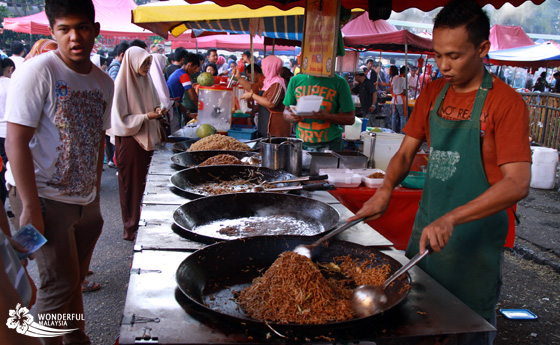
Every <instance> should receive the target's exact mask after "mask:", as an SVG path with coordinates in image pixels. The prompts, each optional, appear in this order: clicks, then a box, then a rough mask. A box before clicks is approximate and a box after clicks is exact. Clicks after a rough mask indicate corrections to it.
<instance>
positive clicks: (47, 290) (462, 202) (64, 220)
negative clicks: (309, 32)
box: [0, 0, 560, 344]
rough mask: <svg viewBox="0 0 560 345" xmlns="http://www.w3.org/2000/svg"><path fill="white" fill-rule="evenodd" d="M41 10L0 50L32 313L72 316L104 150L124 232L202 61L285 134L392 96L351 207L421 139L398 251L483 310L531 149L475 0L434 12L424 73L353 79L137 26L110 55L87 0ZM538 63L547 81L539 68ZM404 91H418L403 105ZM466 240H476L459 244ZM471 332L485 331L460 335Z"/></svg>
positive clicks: (22, 282)
mask: <svg viewBox="0 0 560 345" xmlns="http://www.w3.org/2000/svg"><path fill="white" fill-rule="evenodd" d="M45 9H46V14H47V17H48V20H49V25H50V30H51V33H52V36H53V38H55V40H41V41H39V42H37V43H36V44H35V45H34V46H33V48H32V49H30V51H29V53H27V52H26V50H25V47H23V45H21V43H19V42H14V44H13V46H12V47H11V52H12V55H11V56H10V57H7V56H2V61H1V67H2V74H1V75H0V115H1V118H2V119H3V120H2V121H0V156H1V158H2V160H3V162H4V163H8V164H7V170H6V171H5V181H2V186H6V189H5V190H3V188H0V198H1V200H0V202H2V205H0V206H3V203H4V201H5V200H6V195H7V197H9V201H10V206H11V209H12V211H13V214H14V217H13V218H12V222H13V224H14V227H15V228H19V226H20V225H25V224H31V225H33V226H34V227H35V228H36V229H37V230H38V231H39V232H40V233H42V234H43V235H44V236H45V237H46V238H47V239H48V242H47V243H46V244H45V245H44V246H43V247H42V248H41V250H39V251H38V252H37V253H35V254H34V258H35V260H36V261H37V266H38V271H39V277H40V278H39V279H40V282H39V289H38V292H37V294H36V302H35V305H36V312H37V313H47V314H57V313H60V314H70V313H72V314H76V315H83V302H82V292H83V291H93V290H96V289H98V288H99V287H100V286H99V284H95V283H91V282H88V281H87V280H86V276H87V275H88V273H90V272H91V271H90V270H89V263H90V260H91V256H92V254H93V249H94V247H95V244H96V242H97V239H98V237H99V235H100V234H101V231H102V227H103V217H102V215H101V212H100V207H99V198H100V196H99V192H100V181H101V174H102V172H103V162H104V161H106V162H107V164H108V165H109V166H112V167H114V168H116V169H118V181H119V196H120V206H121V214H122V222H123V239H124V240H129V241H132V240H134V239H135V236H136V232H137V230H138V223H139V219H140V209H141V199H142V195H143V193H144V189H145V183H146V176H147V173H148V167H149V165H150V162H151V159H152V155H153V153H154V150H155V149H156V148H157V147H158V145H160V144H161V143H162V142H163V141H165V140H166V138H167V136H168V135H169V134H170V133H171V132H173V131H174V130H175V129H178V128H180V127H181V126H184V125H185V124H186V122H188V121H190V120H191V119H193V118H195V117H196V113H197V109H198V94H197V83H196V80H197V75H199V74H200V73H201V72H207V73H211V74H212V75H213V76H215V77H218V76H228V77H231V78H234V79H235V80H237V82H238V83H239V86H240V87H241V88H243V90H244V93H243V94H242V96H241V99H242V100H245V101H247V103H248V104H249V106H250V108H251V109H252V111H251V115H252V121H253V123H254V124H255V125H256V127H257V131H258V134H259V135H260V136H263V137H266V136H269V135H271V136H277V137H287V136H295V137H297V138H299V139H301V140H302V141H303V148H304V149H305V150H308V151H325V150H343V149H344V147H345V145H344V140H343V136H342V132H343V126H345V125H352V124H353V123H354V122H355V118H356V109H355V107H354V102H353V101H352V92H354V93H355V94H356V95H358V97H359V98H360V101H361V102H360V103H361V111H362V116H364V117H368V118H369V119H372V118H373V117H374V116H376V115H377V114H379V112H380V109H379V108H380V104H381V103H382V102H383V101H385V100H386V98H387V95H390V96H391V101H392V103H391V106H389V105H388V104H387V103H385V104H384V105H383V108H384V109H388V110H389V113H390V119H391V121H390V126H391V128H392V129H393V130H394V131H395V132H404V133H405V138H404V141H403V144H402V146H401V148H400V149H399V151H398V152H397V154H396V155H395V157H394V158H393V159H392V160H391V163H390V164H389V167H388V170H387V173H386V178H385V179H384V182H383V184H382V186H381V187H380V188H379V189H378V191H377V193H376V194H375V195H374V196H373V197H372V198H371V199H370V200H369V201H368V202H366V203H365V204H364V206H363V208H362V209H361V210H360V211H358V212H357V214H356V216H355V217H352V218H351V219H350V220H352V219H357V218H360V217H365V218H368V219H374V218H377V217H380V216H381V215H382V214H383V212H384V211H385V209H386V208H387V206H388V203H389V200H390V199H391V193H392V191H393V189H394V188H395V186H397V185H398V184H399V183H400V182H401V181H402V180H403V179H404V177H405V176H406V175H407V173H408V171H409V170H410V165H411V163H412V160H413V157H414V155H415V154H416V152H417V150H418V148H419V147H420V145H421V144H422V142H423V141H424V140H427V141H428V142H429V143H430V147H431V150H432V151H431V152H430V157H432V156H433V157H435V161H432V158H430V159H431V160H430V164H429V172H430V175H429V177H427V178H426V181H427V182H426V185H425V187H424V194H423V198H422V201H421V204H420V210H421V213H419V216H418V217H417V221H416V224H415V226H414V229H413V234H412V237H411V240H410V243H409V247H408V249H407V256H409V257H410V256H413V255H414V254H416V253H417V252H418V251H421V252H423V251H424V250H426V248H427V247H428V246H431V248H432V249H433V250H434V252H435V253H434V254H433V255H431V256H430V257H428V258H427V259H425V261H424V262H423V264H422V267H423V269H424V270H426V272H428V273H429V274H430V275H432V276H433V277H434V279H436V280H437V281H438V282H440V283H441V284H442V285H443V286H445V287H446V288H448V289H449V290H450V291H451V292H452V293H454V294H456V295H457V296H458V297H459V298H460V299H462V300H463V301H464V302H465V303H467V304H468V305H469V306H470V307H471V308H472V309H474V310H475V311H476V312H478V313H479V314H480V315H481V316H482V317H484V318H486V319H487V320H488V321H489V322H491V323H492V324H494V325H495V321H496V320H495V314H494V310H495V305H496V302H497V296H498V295H499V286H500V273H499V266H500V262H501V256H500V255H501V250H502V248H503V242H504V241H505V232H506V231H507V219H506V220H504V219H505V218H504V215H505V211H504V209H505V208H506V207H509V206H510V205H512V204H513V203H515V202H516V201H518V200H519V199H520V198H523V197H524V196H525V195H526V193H527V190H528V183H529V182H528V181H529V180H528V177H529V176H530V160H531V153H530V149H529V146H528V145H529V144H528V140H526V139H527V138H528V126H527V124H528V110H527V107H526V105H525V103H524V102H523V99H522V98H521V96H520V95H519V94H517V93H516V92H515V91H514V90H512V89H511V88H510V87H509V86H507V85H506V84H504V83H503V82H501V81H500V80H499V79H498V78H495V77H493V76H492V75H491V74H490V73H488V71H487V70H486V69H485V67H484V63H483V58H484V56H485V55H486V53H487V52H488V49H489V41H488V33H489V21H488V17H487V16H486V14H485V13H484V12H483V11H482V10H481V8H480V6H478V5H477V4H476V3H475V2H474V1H463V0H453V1H451V2H450V4H448V5H447V6H446V7H445V8H444V9H443V10H442V11H441V12H440V14H438V16H437V17H436V21H435V25H434V39H433V42H434V50H435V58H436V62H437V64H438V67H439V69H440V73H442V74H443V75H444V76H445V78H444V79H437V73H436V75H433V77H432V76H431V75H430V73H429V72H423V73H421V74H420V75H418V73H417V72H418V69H417V68H415V66H408V67H407V66H400V68H398V67H397V66H396V65H395V64H391V65H390V66H388V68H382V66H381V65H380V64H379V62H376V61H374V60H373V59H371V60H368V61H367V62H366V66H365V68H361V69H358V70H357V71H356V73H355V78H356V82H357V84H356V85H355V87H353V88H352V89H351V88H350V85H349V84H348V82H347V80H346V79H344V78H343V77H341V76H339V75H336V74H335V75H334V76H333V77H318V76H312V75H305V74H302V73H300V71H301V70H300V67H299V65H298V61H297V59H293V60H291V61H290V68H287V67H284V63H283V61H282V60H281V59H280V58H279V57H277V56H274V55H271V56H267V57H266V58H264V59H260V57H257V56H251V53H250V52H248V51H246V52H243V54H242V55H241V58H240V59H239V60H238V59H237V57H236V56H235V55H230V56H222V55H219V54H218V52H217V51H216V50H215V49H210V50H208V51H207V53H206V54H205V55H202V54H195V53H192V52H188V51H187V50H185V49H181V48H179V49H176V50H175V51H174V52H173V54H168V55H164V54H163V53H164V50H163V46H162V45H161V44H153V45H151V46H148V45H147V44H146V43H145V42H143V41H141V40H134V41H132V42H130V43H129V42H121V43H120V44H119V45H117V46H116V47H115V49H114V50H113V51H112V52H111V53H110V54H109V53H106V52H103V51H101V52H98V53H97V54H93V55H91V51H92V48H93V46H94V42H95V37H97V35H98V34H99V29H100V28H99V24H98V23H96V22H95V19H94V18H95V10H94V7H93V3H92V1H91V0H47V1H46V4H45ZM457 13H460V14H461V15H457ZM471 21H472V22H474V23H475V24H476V25H474V26H472V25H470V24H469V23H470V22H471ZM18 43H19V44H18ZM457 52H460V53H457ZM457 55H458V56H457ZM25 60H27V61H25ZM24 61H25V62H24ZM434 72H435V71H434ZM554 77H555V78H556V79H559V78H560V74H558V75H557V74H555V75H554ZM541 78H542V79H543V80H544V81H542V80H541V81H540V82H538V83H541V84H543V85H544V83H546V81H545V80H546V75H545V76H541ZM557 84H558V83H557ZM406 85H408V88H407V87H406ZM539 87H540V86H539ZM544 87H547V86H546V85H544ZM21 95H26V97H21ZM307 95H320V96H322V97H323V102H322V104H321V107H320V110H319V111H317V112H313V113H312V114H305V115H306V116H303V115H302V114H299V115H298V114H297V113H295V112H294V111H293V110H292V108H291V106H294V105H296V104H297V103H298V100H299V99H300V98H301V97H303V96H307ZM407 99H417V102H416V105H415V108H414V111H413V112H411V111H410V109H409V108H408V104H407ZM467 105H468V106H467ZM471 107H472V109H471ZM465 114H468V115H469V116H466V115H465ZM465 123H466V124H465ZM387 125H389V124H388V123H387ZM481 133H482V134H481ZM4 146H5V150H4ZM459 157H464V158H465V159H459ZM473 167H474V168H473ZM432 169H433V170H432ZM4 182H5V183H4ZM465 191H468V192H465ZM442 195H443V196H444V197H442ZM473 221H475V222H473ZM504 221H505V223H504ZM0 228H1V230H2V232H1V233H0V251H1V253H2V255H1V256H0V265H2V264H3V265H4V267H9V268H10V269H8V270H3V269H2V270H0V274H1V275H2V276H1V278H6V279H9V280H10V282H12V285H11V286H13V287H14V289H4V288H3V289H1V290H2V292H1V294H2V295H1V296H0V311H1V312H2V313H4V312H5V311H7V310H8V309H10V308H13V307H14V305H11V304H10V303H12V302H13V301H18V302H19V303H22V305H24V306H30V305H31V304H33V296H34V292H33V287H34V283H33V281H31V280H29V279H20V278H21V275H22V272H24V270H23V268H22V266H21V265H22V263H21V262H20V261H19V260H18V259H17V257H15V256H14V255H13V254H14V251H13V250H14V249H15V250H16V251H19V252H25V251H26V250H25V249H24V248H22V247H21V246H19V245H18V244H17V242H15V241H14V240H13V239H12V238H11V230H10V226H9V224H8V217H7V215H6V214H5V213H4V212H0ZM489 229H492V231H488V230H489ZM444 249H445V250H444ZM473 250H477V251H479V252H480V255H478V256H476V258H473V257H472V256H470V254H471V252H472V251H473ZM25 262H26V261H25V260H24V261H23V264H25ZM449 262H452V263H453V264H452V265H449ZM473 265H474V266H473ZM457 267H462V268H461V269H459V270H458V269H457ZM22 270H23V271H22ZM456 271H459V272H461V274H460V275H458V274H456V273H454V272H456ZM5 276H6V277H5ZM17 276H19V277H20V278H17V279H16V277H17ZM84 284H85V285H84ZM14 291H15V292H17V293H14ZM8 302H9V303H8ZM68 328H75V329H76V330H75V331H73V332H71V333H69V334H66V335H65V336H64V337H63V338H64V342H65V343H84V344H87V343H89V339H88V336H87V335H86V333H85V322H84V319H83V318H77V319H75V320H69V321H68ZM5 332H6V329H5V327H4V328H0V338H1V339H16V341H14V343H17V337H14V334H13V333H10V334H9V336H6V337H4V335H5V334H6V333H5ZM484 336H485V335H484V334H483V335H475V337H484ZM33 341H34V338H24V340H23V342H21V343H26V344H35V343H36V342H35V343H34V342H33ZM62 341H63V339H62V337H54V338H45V341H44V342H45V344H62ZM474 341H478V342H476V343H491V340H488V339H482V340H481V339H476V340H473V339H467V340H465V342H463V343H465V344H468V343H473V342H474Z"/></svg>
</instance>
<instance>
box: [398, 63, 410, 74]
mask: <svg viewBox="0 0 560 345" xmlns="http://www.w3.org/2000/svg"><path fill="white" fill-rule="evenodd" d="M399 72H401V74H403V73H407V72H408V67H406V66H404V65H403V66H401V68H400V70H399Z"/></svg>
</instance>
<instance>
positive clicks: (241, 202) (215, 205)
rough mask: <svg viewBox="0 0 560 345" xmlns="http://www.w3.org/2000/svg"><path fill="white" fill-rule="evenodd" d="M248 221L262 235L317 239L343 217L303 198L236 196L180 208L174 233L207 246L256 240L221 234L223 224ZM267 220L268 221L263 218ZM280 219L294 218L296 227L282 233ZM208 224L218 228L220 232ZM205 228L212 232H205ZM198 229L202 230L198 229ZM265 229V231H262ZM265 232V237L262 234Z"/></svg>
mask: <svg viewBox="0 0 560 345" xmlns="http://www.w3.org/2000/svg"><path fill="white" fill-rule="evenodd" d="M246 217H251V218H253V219H255V223H256V224H255V226H253V227H255V228H257V229H260V231H259V232H260V234H262V235H264V234H266V235H269V236H274V235H295V234H297V235H305V236H316V235H320V234H322V233H325V232H327V231H329V230H331V229H332V228H333V227H334V226H335V225H337V223H338V222H339V220H340V215H339V214H338V211H336V210H335V209H334V208H333V207H332V206H330V205H328V204H325V203H323V202H320V201H317V200H313V199H310V198H306V197H303V196H297V195H291V194H280V193H237V194H223V195H216V196H209V197H205V198H200V199H196V200H193V201H191V202H188V203H186V204H184V205H182V206H179V207H178V208H177V209H176V210H175V212H174V213H173V220H174V221H175V224H176V225H177V227H175V228H174V230H175V232H177V233H179V234H180V235H181V236H183V237H187V238H193V239H195V240H197V241H200V242H204V243H214V242H217V241H220V240H232V239H236V238H239V237H249V236H256V232H255V233H253V234H252V233H251V231H247V232H244V233H241V234H230V235H229V236H228V235H225V234H221V233H219V231H218V230H219V228H220V227H221V226H220V222H219V221H220V220H229V221H231V222H233V223H235V222H236V220H239V222H237V223H238V224H239V223H241V224H242V223H243V221H244V220H245V219H247V218H246ZM261 217H267V218H261ZM277 217H293V218H295V219H297V222H298V223H299V224H298V225H299V226H297V227H293V226H287V227H283V226H282V224H280V227H279V229H281V230H279V231H274V228H275V227H277V224H276V223H275V220H276V219H278V218H277ZM208 224H217V225H218V228H215V227H210V226H208ZM204 225H206V226H207V227H208V228H210V230H211V231H212V232H204V231H203V230H200V229H204V228H203V227H202V226H204ZM196 227H199V228H196ZM262 229H264V230H265V231H262ZM263 232H264V233H263Z"/></svg>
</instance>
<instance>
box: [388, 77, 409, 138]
mask: <svg viewBox="0 0 560 345" xmlns="http://www.w3.org/2000/svg"><path fill="white" fill-rule="evenodd" d="M406 69H407V68H406V66H402V67H401V69H400V71H399V72H400V74H399V75H397V76H394V77H393V81H392V82H391V86H392V87H393V104H394V109H393V116H392V119H391V120H392V121H391V126H392V129H393V131H395V132H397V133H400V132H401V131H402V129H403V128H404V125H405V124H406V118H407V113H408V112H407V110H408V109H406V108H405V107H404V103H405V102H406V94H405V93H404V91H405V87H406V84H405V83H406V80H405V76H406Z"/></svg>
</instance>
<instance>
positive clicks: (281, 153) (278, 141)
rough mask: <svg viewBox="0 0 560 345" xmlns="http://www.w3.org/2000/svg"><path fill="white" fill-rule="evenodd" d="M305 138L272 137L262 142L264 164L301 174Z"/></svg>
mask: <svg viewBox="0 0 560 345" xmlns="http://www.w3.org/2000/svg"><path fill="white" fill-rule="evenodd" d="M302 148H303V140H301V139H296V138H283V137H279V138H270V139H265V140H263V141H262V142H261V157H262V166H263V167H267V168H270V169H274V170H284V171H287V172H289V173H290V174H293V175H296V176H300V175H301V152H302Z"/></svg>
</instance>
